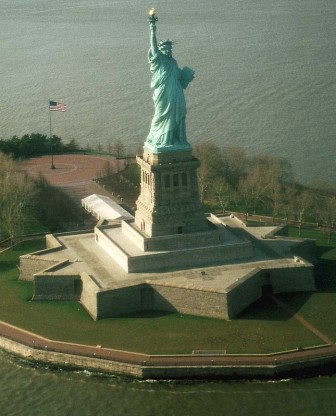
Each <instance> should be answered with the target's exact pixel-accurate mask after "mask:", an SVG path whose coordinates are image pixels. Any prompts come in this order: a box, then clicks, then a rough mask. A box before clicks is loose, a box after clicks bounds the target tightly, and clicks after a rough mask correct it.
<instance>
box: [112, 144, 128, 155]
mask: <svg viewBox="0 0 336 416" xmlns="http://www.w3.org/2000/svg"><path fill="white" fill-rule="evenodd" d="M112 149H113V153H114V155H115V156H116V157H117V158H119V157H123V156H125V153H126V148H125V145H124V143H123V142H122V141H121V140H120V139H117V140H116V141H115V142H114V143H113V146H112Z"/></svg>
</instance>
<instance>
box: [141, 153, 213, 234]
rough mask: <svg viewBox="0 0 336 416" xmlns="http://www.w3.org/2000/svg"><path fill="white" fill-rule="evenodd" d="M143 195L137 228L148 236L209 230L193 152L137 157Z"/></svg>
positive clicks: (146, 154) (147, 154) (197, 164)
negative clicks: (200, 196)
mask: <svg viewBox="0 0 336 416" xmlns="http://www.w3.org/2000/svg"><path fill="white" fill-rule="evenodd" d="M137 163H138V164H139V165H140V167H141V193H140V196H139V198H138V200H137V203H136V204H137V210H136V213H135V225H136V227H138V229H139V230H140V231H141V232H142V233H143V234H144V235H145V236H148V237H157V236H164V235H172V234H189V233H195V232H201V231H208V230H209V224H208V221H207V220H206V218H205V215H204V213H203V210H202V205H201V202H200V199H199V193H198V183H197V168H198V167H199V166H200V162H199V161H198V160H197V159H196V158H194V157H193V156H192V154H191V150H190V149H187V150H184V151H181V150H176V151H170V152H164V153H152V152H151V151H150V150H148V149H146V148H145V150H144V154H143V157H139V156H138V157H137Z"/></svg>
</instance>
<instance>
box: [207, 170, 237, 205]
mask: <svg viewBox="0 0 336 416" xmlns="http://www.w3.org/2000/svg"><path fill="white" fill-rule="evenodd" d="M211 192H212V194H213V195H214V197H215V199H216V201H217V203H218V204H219V205H220V207H221V209H222V212H225V211H226V210H227V208H228V206H229V205H230V203H231V202H232V201H233V199H234V192H233V190H232V187H231V186H230V185H229V183H228V182H226V180H225V179H223V178H216V179H214V181H213V182H212V183H211Z"/></svg>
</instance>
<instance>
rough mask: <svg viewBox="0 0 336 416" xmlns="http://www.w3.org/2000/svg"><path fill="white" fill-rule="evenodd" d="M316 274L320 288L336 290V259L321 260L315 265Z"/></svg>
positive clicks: (328, 290)
mask: <svg viewBox="0 0 336 416" xmlns="http://www.w3.org/2000/svg"><path fill="white" fill-rule="evenodd" d="M315 275H316V285H317V288H318V289H319V290H322V291H323V292H326V291H327V292H330V291H331V292H333V291H336V260H321V261H320V262H319V263H318V264H317V265H316V267H315Z"/></svg>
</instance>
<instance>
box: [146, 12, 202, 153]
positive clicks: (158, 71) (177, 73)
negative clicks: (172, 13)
mask: <svg viewBox="0 0 336 416" xmlns="http://www.w3.org/2000/svg"><path fill="white" fill-rule="evenodd" d="M157 20H158V19H157V17H156V15H155V10H154V9H151V10H150V12H149V18H148V21H149V29H150V50H149V52H148V59H149V63H150V70H151V72H152V82H151V88H153V89H154V94H153V100H154V107H155V113H154V117H153V120H152V124H151V129H150V132H149V135H148V137H147V140H146V142H145V146H147V147H148V148H149V149H150V150H151V151H154V152H166V151H171V150H179V149H180V150H184V149H190V145H189V143H188V142H187V137H186V125H185V118H186V113H187V111H186V102H185V98H184V92H183V90H184V89H185V88H187V86H188V84H189V83H190V81H192V80H193V78H194V71H193V70H192V69H190V68H186V67H185V68H183V69H182V70H181V69H180V68H179V67H178V66H177V62H176V61H175V59H174V58H173V56H172V49H173V42H172V41H171V40H164V41H160V42H159V43H158V42H157V39H156V22H157Z"/></svg>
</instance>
